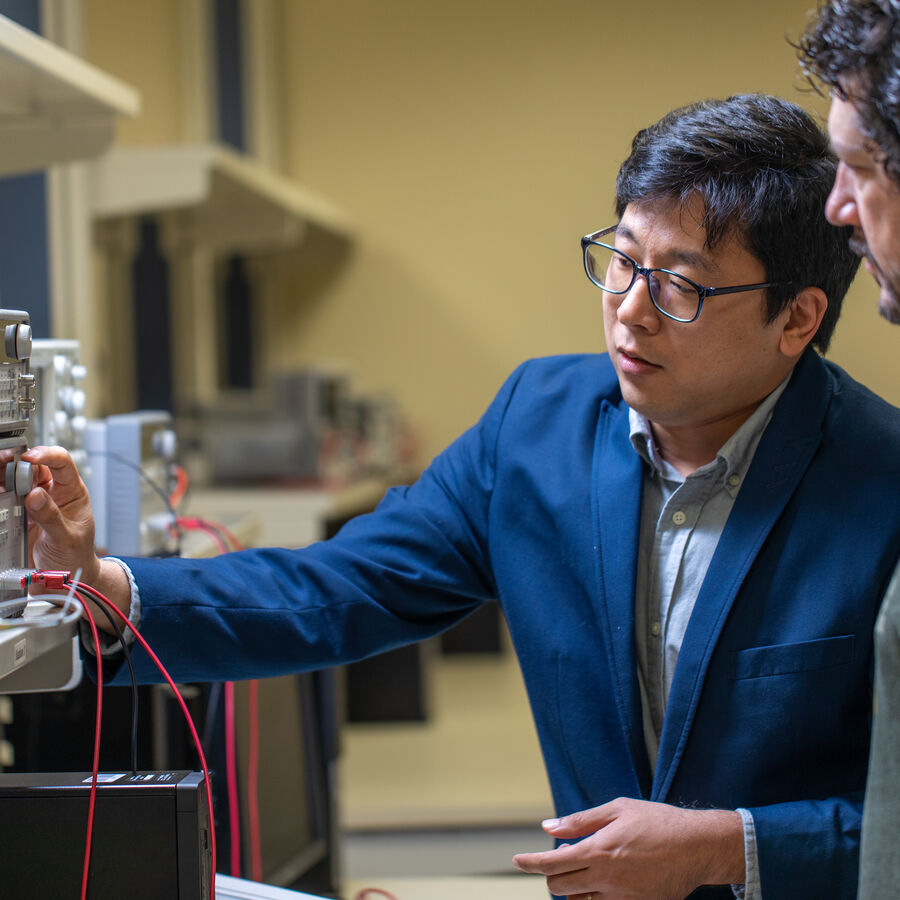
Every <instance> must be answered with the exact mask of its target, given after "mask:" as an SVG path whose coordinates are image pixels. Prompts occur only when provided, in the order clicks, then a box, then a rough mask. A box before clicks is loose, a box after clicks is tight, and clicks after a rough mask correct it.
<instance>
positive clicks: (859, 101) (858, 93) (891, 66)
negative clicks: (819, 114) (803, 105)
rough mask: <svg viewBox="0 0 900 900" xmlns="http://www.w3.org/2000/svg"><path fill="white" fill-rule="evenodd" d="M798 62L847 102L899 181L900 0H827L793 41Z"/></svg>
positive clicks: (815, 80)
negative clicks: (801, 34) (828, 0)
mask: <svg viewBox="0 0 900 900" xmlns="http://www.w3.org/2000/svg"><path fill="white" fill-rule="evenodd" d="M795 46H796V48H797V55H798V57H799V59H800V65H801V67H802V69H803V71H804V73H805V74H806V76H807V78H808V79H809V80H810V82H811V83H812V84H813V86H815V87H817V86H818V84H820V83H822V84H825V85H827V86H828V87H829V88H831V89H833V90H835V91H836V92H837V93H838V94H839V96H841V97H842V98H844V99H846V100H849V101H850V102H851V103H852V104H853V106H854V107H855V108H856V111H857V113H858V114H859V119H860V125H861V128H862V131H863V133H864V134H865V135H866V136H867V137H869V138H871V139H872V141H874V143H875V145H876V148H877V150H876V158H877V159H878V161H879V162H880V163H881V165H882V166H883V167H884V171H885V173H886V174H887V175H888V177H889V178H890V179H891V180H892V181H894V182H895V183H896V184H898V185H900V0H830V2H828V3H825V4H823V5H821V6H820V7H819V9H818V12H817V16H816V18H815V19H814V20H813V22H812V23H811V24H810V26H809V28H807V30H806V33H805V34H804V35H803V37H801V38H800V40H799V41H798V42H797V44H796V45H795Z"/></svg>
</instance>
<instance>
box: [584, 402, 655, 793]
mask: <svg viewBox="0 0 900 900" xmlns="http://www.w3.org/2000/svg"><path fill="white" fill-rule="evenodd" d="M641 465H642V463H641V459H640V457H639V456H638V454H637V453H636V452H635V451H634V448H633V447H632V446H631V440H630V438H629V424H628V408H627V406H626V405H625V404H624V403H621V404H620V405H619V406H618V407H614V406H612V405H610V404H609V403H607V402H604V403H603V405H602V406H601V409H600V417H599V422H598V428H597V439H596V441H595V447H594V466H593V473H592V486H591V497H592V506H593V509H594V558H595V561H596V565H597V582H598V584H597V586H598V589H599V590H598V596H599V597H600V602H599V603H598V604H597V613H598V618H599V621H600V626H601V628H600V630H601V632H602V634H603V638H604V643H605V650H606V658H607V659H608V660H609V674H610V678H611V679H612V683H613V687H614V689H615V696H616V702H617V705H618V711H619V718H620V720H621V723H622V730H623V733H624V737H625V740H626V742H627V744H628V748H629V753H630V756H631V760H632V763H633V765H634V770H635V778H636V780H637V783H638V785H639V786H640V789H641V794H642V796H648V794H649V790H650V780H651V776H650V763H649V760H648V758H647V750H646V746H645V744H644V735H643V719H642V715H641V698H640V690H639V687H638V680H637V663H636V661H635V653H634V586H635V571H636V568H637V553H638V538H639V533H640V510H641V487H642V472H641Z"/></svg>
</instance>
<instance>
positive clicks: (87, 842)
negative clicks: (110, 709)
mask: <svg viewBox="0 0 900 900" xmlns="http://www.w3.org/2000/svg"><path fill="white" fill-rule="evenodd" d="M76 594H78V592H77V591H76ZM78 598H79V600H81V603H82V606H83V607H84V614H85V616H86V617H87V620H88V625H90V628H91V636H92V637H93V639H94V646H95V647H99V646H100V635H99V634H98V632H97V623H96V622H95V621H94V617H93V616H92V615H91V611H90V609H89V608H88V603H87V600H85V599H84V598H83V597H82V596H81V595H80V594H78ZM102 720H103V667H102V666H100V665H98V666H97V714H96V716H95V719H94V758H93V761H92V763H91V792H90V795H89V799H88V820H87V833H86V835H85V839H84V866H83V868H82V871H81V900H87V888H88V876H89V874H90V870H91V843H92V841H93V837H94V808H95V806H96V803H97V775H98V773H99V772H100V726H101V722H102Z"/></svg>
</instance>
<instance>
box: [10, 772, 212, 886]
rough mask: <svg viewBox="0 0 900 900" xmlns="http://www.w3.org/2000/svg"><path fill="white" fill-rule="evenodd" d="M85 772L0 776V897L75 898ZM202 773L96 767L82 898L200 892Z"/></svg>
mask: <svg viewBox="0 0 900 900" xmlns="http://www.w3.org/2000/svg"><path fill="white" fill-rule="evenodd" d="M90 788H91V773H90V772H45V773H34V772H23V773H5V774H0V872H2V874H0V895H2V897H3V900H78V898H79V897H80V892H81V879H82V870H83V866H84V852H85V838H86V835H87V820H88V800H89V795H90ZM206 788H207V786H206V781H205V779H204V777H203V773H202V772H188V771H180V772H139V773H137V774H136V775H132V774H130V773H122V772H118V773H108V772H104V773H101V774H100V775H99V777H98V780H97V798H96V804H95V808H94V834H93V841H92V850H91V865H90V874H89V878H88V896H89V897H91V898H97V900H103V898H108V897H126V898H128V900H163V898H165V900H208V898H209V882H210V878H211V877H212V873H211V871H210V870H211V856H210V834H209V814H208V807H207V802H206Z"/></svg>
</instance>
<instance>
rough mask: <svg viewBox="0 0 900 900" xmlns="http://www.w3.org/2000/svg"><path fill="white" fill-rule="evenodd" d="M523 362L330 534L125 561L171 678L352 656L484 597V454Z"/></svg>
mask: <svg viewBox="0 0 900 900" xmlns="http://www.w3.org/2000/svg"><path fill="white" fill-rule="evenodd" d="M526 365H527V364H526ZM522 368H523V367H519V369H518V370H516V372H514V373H513V375H511V376H510V378H509V379H508V380H507V382H506V384H505V385H504V386H503V387H502V389H501V390H500V392H499V393H498V395H497V396H496V398H495V399H494V401H493V402H492V403H491V405H490V407H489V408H488V409H487V411H486V412H485V414H484V415H483V416H482V418H481V420H480V421H479V422H478V424H476V425H475V426H473V427H472V428H471V429H470V430H469V431H467V432H465V433H464V434H463V435H462V436H461V437H460V438H458V439H457V440H456V441H455V442H454V443H453V444H451V445H450V447H448V448H447V449H446V450H445V451H444V452H443V453H441V454H440V455H439V456H438V457H437V458H436V459H435V460H434V461H433V462H432V464H431V465H430V466H429V467H428V469H427V470H426V471H425V472H424V473H423V475H422V476H421V478H420V479H419V480H418V481H417V482H416V483H415V484H413V485H411V486H409V487H398V488H392V489H391V490H390V491H388V493H387V494H386V496H385V498H384V500H383V501H382V502H381V503H380V504H379V506H378V508H377V509H376V510H375V511H374V512H373V513H370V514H367V515H363V516H359V517H357V518H355V519H353V520H352V521H350V522H349V523H348V524H347V525H346V526H345V527H344V528H342V529H341V531H340V532H339V534H338V535H337V536H335V537H334V538H332V539H331V540H329V541H322V542H320V543H317V544H313V545H311V546H309V547H306V548H303V549H300V550H288V549H279V548H265V549H253V550H246V551H241V552H237V553H228V554H225V555H222V556H218V557H215V558H213V559H197V560H187V559H165V560H160V559H144V558H135V557H129V558H127V559H125V560H124V561H125V562H126V563H127V565H128V566H129V567H130V568H131V571H132V572H133V574H134V578H135V581H136V583H137V586H138V589H139V593H140V600H141V633H142V634H143V636H144V637H145V638H146V640H147V641H148V642H149V644H150V646H151V647H152V648H153V649H154V650H155V651H156V653H157V655H158V656H160V658H161V659H162V661H163V663H164V664H165V665H166V667H167V668H168V669H169V671H170V673H171V674H172V676H173V677H174V678H176V679H179V680H182V681H213V680H226V679H227V680H239V679H247V678H259V677H270V676H275V675H280V674H286V673H289V672H297V671H302V670H308V669H313V668H319V667H324V666H328V665H335V664H340V663H345V662H351V661H354V660H357V659H361V658H363V657H365V656H368V655H371V654H373V653H376V652H380V651H384V650H388V649H392V648H393V647H397V646H400V645H402V644H406V643H412V642H414V641H418V640H422V639H424V638H427V637H430V636H433V635H435V634H437V633H439V632H441V631H443V630H444V629H446V628H448V627H449V626H451V625H453V624H455V623H456V622H458V621H459V620H460V619H462V618H463V617H464V616H465V615H467V614H468V613H470V612H471V611H472V610H473V609H474V608H475V607H476V606H477V605H478V604H480V603H482V602H483V601H485V600H488V599H491V598H492V597H493V596H494V594H495V585H494V581H493V576H492V571H491V563H490V552H489V547H488V540H487V529H488V518H489V514H490V501H491V490H492V486H493V483H494V473H495V448H496V443H497V436H498V432H499V431H500V428H501V426H502V423H503V419H504V416H505V415H506V412H507V408H508V406H509V404H510V401H511V398H512V397H513V394H514V392H515V390H516V386H517V384H518V382H519V379H520V377H521V373H522ZM134 661H135V664H136V668H137V670H138V674H139V678H140V679H141V680H144V681H157V680H159V675H158V673H157V671H156V669H155V667H153V665H152V664H151V662H150V660H149V659H148V658H147V657H146V654H144V652H143V651H141V650H137V651H136V652H135V654H134ZM126 674H127V673H126V672H124V671H119V672H118V673H117V674H116V677H115V679H114V680H115V681H117V682H123V681H124V680H125V676H126Z"/></svg>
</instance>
